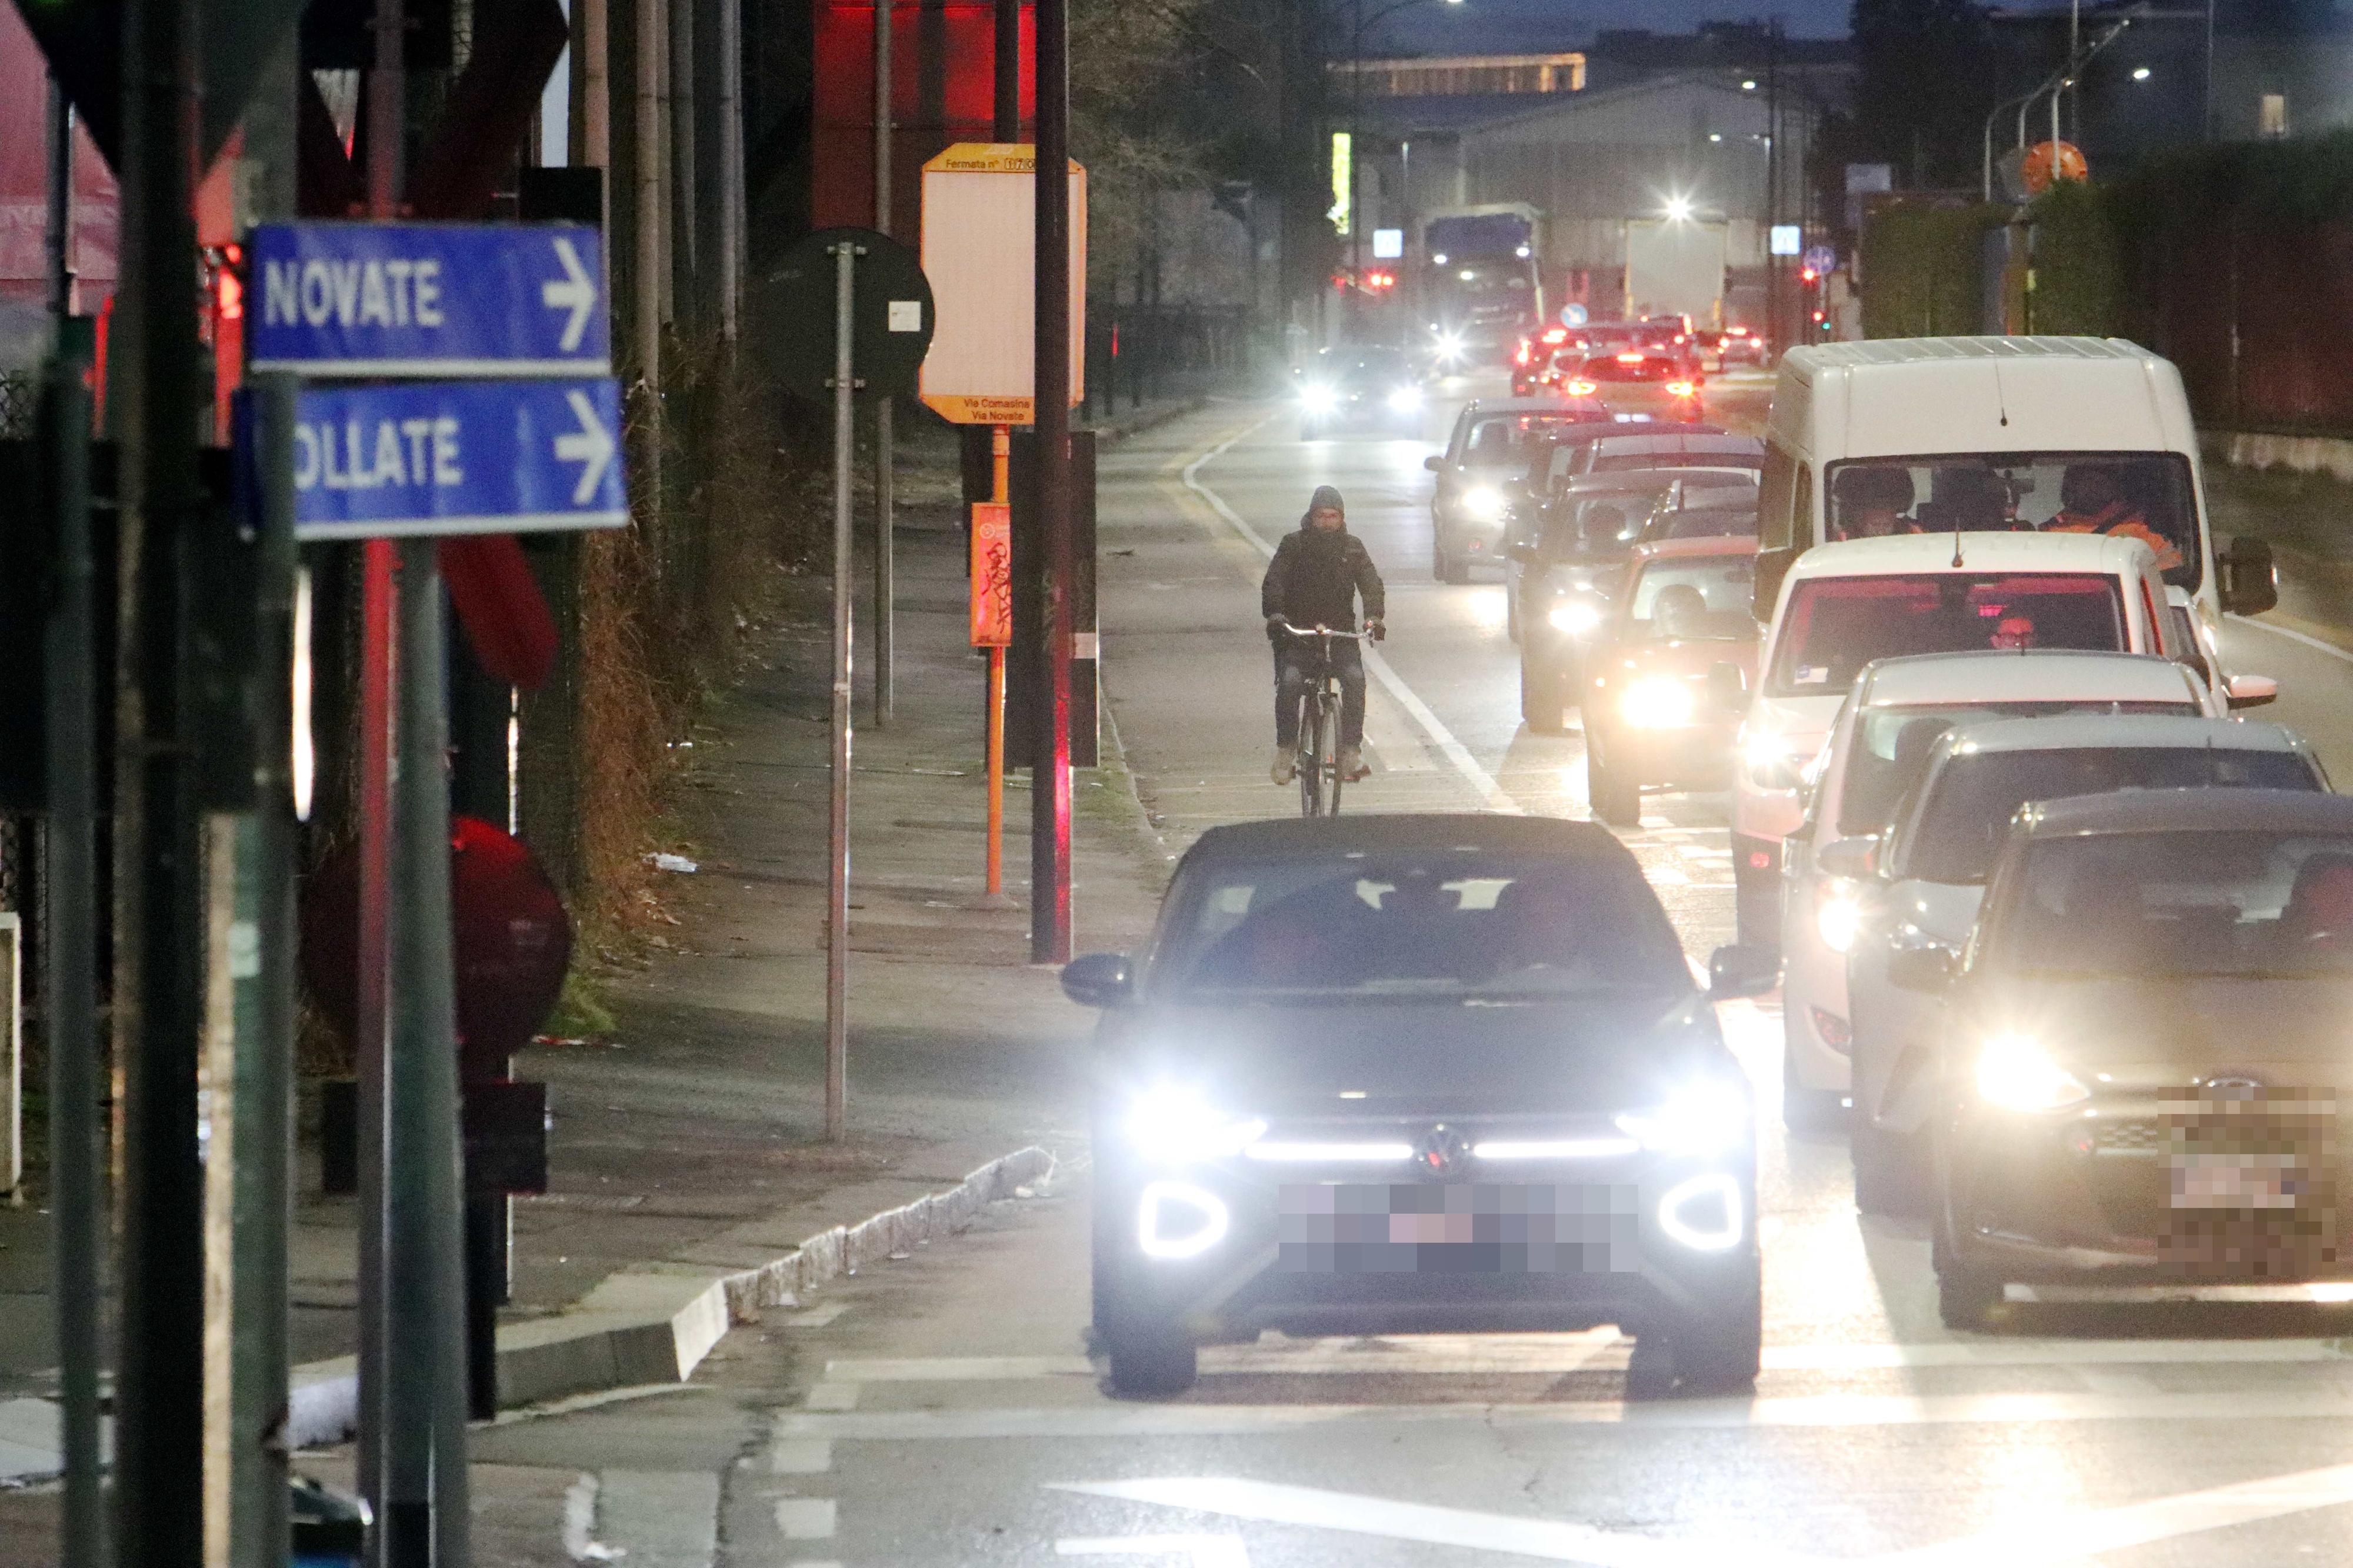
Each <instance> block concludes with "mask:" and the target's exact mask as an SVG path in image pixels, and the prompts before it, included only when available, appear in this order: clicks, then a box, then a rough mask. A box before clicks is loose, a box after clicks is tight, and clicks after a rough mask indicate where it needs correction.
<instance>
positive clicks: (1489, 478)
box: [1422, 397, 1609, 584]
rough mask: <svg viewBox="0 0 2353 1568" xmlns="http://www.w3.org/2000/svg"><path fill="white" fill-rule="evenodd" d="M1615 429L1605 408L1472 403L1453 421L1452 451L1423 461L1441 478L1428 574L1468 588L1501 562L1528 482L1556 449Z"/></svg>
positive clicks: (1515, 401) (1555, 401)
mask: <svg viewBox="0 0 2353 1568" xmlns="http://www.w3.org/2000/svg"><path fill="white" fill-rule="evenodd" d="M1594 426H1609V415H1608V414H1606V413H1604V412H1603V411H1602V409H1601V405H1599V404H1597V403H1594V402H1591V401H1590V400H1588V401H1585V402H1577V401H1575V400H1573V399H1569V398H1565V397H1512V398H1487V399H1484V400H1482V399H1478V398H1473V399H1472V401H1471V402H1469V403H1468V404H1465V405H1463V408H1462V412H1461V414H1459V415H1457V416H1455V418H1454V428H1453V430H1452V432H1451V434H1449V435H1448V437H1447V438H1446V450H1445V451H1443V452H1440V453H1437V454H1435V455H1433V456H1431V457H1429V458H1424V459H1423V460H1422V467H1423V468H1428V469H1429V470H1430V472H1431V473H1433V474H1436V475H1437V476H1438V486H1437V489H1434V490H1433V491H1431V493H1430V575H1431V576H1433V577H1435V578H1437V579H1438V580H1439V581H1440V582H1441V583H1457V584H1460V583H1468V582H1469V581H1471V568H1472V566H1473V565H1474V564H1476V563H1479V562H1482V561H1501V560H1502V559H1503V552H1504V538H1505V536H1506V532H1507V530H1508V528H1509V525H1510V521H1511V519H1512V517H1513V516H1514V513H1515V512H1516V511H1517V510H1520V507H1521V504H1522V502H1523V500H1525V495H1526V489H1527V475H1528V472H1529V469H1530V468H1531V466H1532V465H1533V464H1534V463H1535V461H1536V459H1538V458H1546V459H1548V458H1550V456H1551V454H1552V450H1553V447H1554V444H1555V443H1556V441H1557V440H1559V439H1560V438H1562V437H1567V436H1571V435H1574V434H1577V433H1578V432H1579V431H1580V430H1583V429H1587V428H1590V427H1594Z"/></svg>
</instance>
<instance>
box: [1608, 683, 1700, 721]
mask: <svg viewBox="0 0 2353 1568" xmlns="http://www.w3.org/2000/svg"><path fill="white" fill-rule="evenodd" d="M1698 711H1699V699H1698V697H1697V696H1696V695H1694V692H1693V691H1692V688H1691V682H1690V681H1688V680H1679V679H1675V678H1674V677H1673V676H1671V675H1651V676H1645V677H1643V678H1642V679H1640V680H1637V681H1636V682H1634V683H1633V684H1632V685H1631V686H1629V687H1628V688H1626V689H1625V691H1624V692H1623V693H1622V694H1621V695H1620V697H1619V699H1618V713H1619V716H1620V718H1622V719H1624V720H1625V721H1626V722H1627V723H1629V724H1631V725H1632V726H1633V727H1634V728H1636V729H1637V730H1678V729H1681V728H1682V727H1683V726H1684V725H1686V724H1688V723H1690V722H1691V721H1692V715H1693V714H1694V713H1696V712H1698Z"/></svg>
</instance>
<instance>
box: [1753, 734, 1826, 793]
mask: <svg viewBox="0 0 2353 1568" xmlns="http://www.w3.org/2000/svg"><path fill="white" fill-rule="evenodd" d="M1818 750H1820V742H1818V741H1811V740H1808V739H1807V738H1805V737H1804V736H1801V735H1787V734H1783V733H1781V732H1780V731H1777V730H1757V731H1751V732H1749V733H1746V734H1744V735H1743V736H1742V737H1741V739H1740V760H1741V763H1743V764H1744V765H1745V766H1746V768H1747V770H1748V779H1749V782H1750V783H1751V784H1755V785H1756V786H1757V788H1758V789H1795V788H1797V787H1798V782H1799V773H1800V772H1801V771H1802V770H1803V769H1804V767H1805V765H1806V764H1807V763H1809V762H1811V761H1812V760H1813V755H1814V753H1815V752H1817V751H1818Z"/></svg>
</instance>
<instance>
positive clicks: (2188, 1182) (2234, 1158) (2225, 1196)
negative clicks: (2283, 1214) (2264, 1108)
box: [2172, 1154, 2306, 1209]
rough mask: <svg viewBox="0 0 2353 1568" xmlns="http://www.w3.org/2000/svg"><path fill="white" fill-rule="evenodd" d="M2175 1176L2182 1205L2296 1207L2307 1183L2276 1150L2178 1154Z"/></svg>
mask: <svg viewBox="0 0 2353 1568" xmlns="http://www.w3.org/2000/svg"><path fill="white" fill-rule="evenodd" d="M2172 1177H2173V1206H2174V1207H2175V1208H2178V1209H2292V1208H2294V1207H2295V1202H2296V1198H2297V1197H2298V1195H2299V1194H2302V1193H2303V1192H2304V1191H2305V1190H2306V1178H2305V1173H2304V1172H2303V1171H2302V1170H2301V1169H2299V1168H2297V1167H2296V1166H2295V1165H2294V1164H2291V1163H2288V1159H2287V1157H2285V1156H2282V1155H2276V1154H2176V1155H2174V1156H2173V1158H2172Z"/></svg>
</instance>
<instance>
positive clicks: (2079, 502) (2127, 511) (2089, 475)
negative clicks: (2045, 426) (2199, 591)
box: [2043, 463, 2181, 572]
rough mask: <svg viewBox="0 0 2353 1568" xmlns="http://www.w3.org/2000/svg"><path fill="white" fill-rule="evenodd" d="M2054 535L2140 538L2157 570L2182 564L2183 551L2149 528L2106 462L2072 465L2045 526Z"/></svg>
mask: <svg viewBox="0 0 2353 1568" xmlns="http://www.w3.org/2000/svg"><path fill="white" fill-rule="evenodd" d="M2043 528H2044V531H2046V532H2051V533H2105V534H2112V535H2114V536H2116V537H2117V538H2120V539H2137V540H2139V541H2140V542H2142V543H2143V544H2146V545H2147V546H2148V548H2149V551H2150V552H2151V553H2152V554H2154V555H2155V556H2156V557H2157V564H2158V570H2159V571H2162V572H2170V571H2171V570H2173V569H2174V568H2175V567H2177V566H2179V565H2180V564H2181V552H2180V551H2179V549H2178V548H2176V547H2175V545H2174V542H2173V541H2171V540H2169V539H2168V538H2166V537H2165V535H2163V534H2162V533H2159V532H2158V531H2157V530H2155V529H2153V528H2151V527H2150V526H2149V525H2148V519H2147V518H2146V517H2143V516H2142V515H2141V513H2140V509H2139V508H2137V507H2136V506H2134V505H2133V504H2132V502H2131V501H2129V500H2126V499H2125V493H2124V487H2123V486H2122V485H2121V484H2119V483H2118V482H2117V479H2116V470H2115V469H2114V468H2111V467H2109V466H2108V465H2106V464H2105V463H2072V464H2070V465H2068V468H2067V477H2066V478H2065V479H2062V480H2061V481H2060V483H2059V510H2058V512H2057V513H2056V515H2054V516H2053V517H2052V519H2051V521H2049V522H2047V523H2045V524H2044V525H2043Z"/></svg>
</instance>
